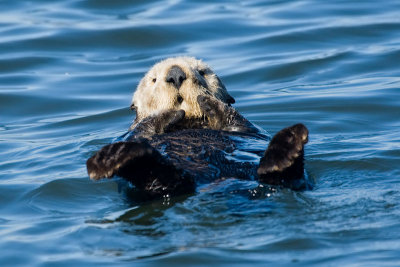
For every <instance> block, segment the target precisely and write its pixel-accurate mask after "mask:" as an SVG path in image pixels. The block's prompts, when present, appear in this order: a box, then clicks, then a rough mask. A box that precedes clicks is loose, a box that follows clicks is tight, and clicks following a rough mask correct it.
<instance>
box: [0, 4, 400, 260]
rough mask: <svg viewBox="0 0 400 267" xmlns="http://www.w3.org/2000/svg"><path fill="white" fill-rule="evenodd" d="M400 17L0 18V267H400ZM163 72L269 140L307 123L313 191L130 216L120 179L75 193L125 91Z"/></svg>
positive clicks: (183, 204) (248, 12) (124, 12)
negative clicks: (171, 65) (173, 59)
mask: <svg viewBox="0 0 400 267" xmlns="http://www.w3.org/2000/svg"><path fill="white" fill-rule="evenodd" d="M399 11H400V3H399V2H398V1H395V0H388V1H384V2H381V1H362V2H360V1H325V2H323V1H305V0H303V1H242V2H240V1H234V2H232V1H219V2H218V3H215V2H213V1H201V2H198V1H189V0H188V1H179V0H176V1H135V2H132V1H127V0H114V1H105V0H104V1H94V0H93V1H91V0H89V1H81V0H61V1H48V0H47V1H46V0H40V1H25V0H21V1H0V51H1V53H0V107H1V108H0V203H1V206H0V240H1V241H0V251H1V254H0V265H1V266H15V265H29V266H54V265H66V266H71V265H77V266H78V265H79V266H81V265H85V266H91V265H92V266H93V265H99V264H100V265H132V264H136V265H149V266H150V265H154V266H170V265H174V266H175V265H178V266H179V265H180V266H187V265H198V266H204V265H211V264H212V265H213V266H217V265H229V266H231V265H250V264H251V265H258V266H265V265H266V264H271V265H278V264H279V265H291V264H295V265H307V266H312V265H315V266H321V265H330V266H338V265H356V264H357V265H358V264H359V265H363V266H365V265H372V266H382V265H399V264H400V252H399V251H400V242H399V239H400V209H399V207H400V206H399V203H400V192H399V189H400V188H399V184H400V183H399V177H400V171H399V167H398V166H399V162H400V161H399V159H400V132H399V127H400V119H399V118H400V101H399V100H400V90H399V89H400V78H399V77H400V68H399V62H400V16H399ZM178 55H188V56H195V57H199V58H202V59H204V60H205V61H206V62H207V63H209V64H210V65H211V66H212V67H213V68H214V70H215V71H216V72H217V73H218V74H219V76H220V77H221V79H222V80H223V82H224V83H225V85H226V87H227V88H228V90H229V92H230V93H231V95H233V96H234V97H235V99H236V104H235V107H236V108H237V109H238V110H239V111H240V112H241V113H242V114H244V115H245V116H246V117H247V118H248V119H250V120H251V121H252V122H254V123H256V124H258V125H259V126H261V127H262V128H264V129H265V130H267V131H268V132H269V133H271V134H274V133H275V132H277V131H278V130H279V129H281V128H283V127H286V126H289V125H291V124H294V123H297V122H302V123H304V124H306V125H307V127H308V128H309V130H310V141H309V144H308V145H307V147H306V167H307V170H308V173H309V175H310V177H311V178H312V179H314V180H315V182H316V184H315V188H314V189H313V190H311V191H306V192H293V191H290V190H285V189H284V190H277V191H274V192H272V193H271V192H270V191H268V190H266V191H265V192H263V191H262V190H261V191H257V192H256V193H254V192H252V191H251V189H254V188H255V187H256V186H257V184H256V183H255V182H252V181H237V180H233V179H230V180H226V181H221V182H218V183H215V184H210V185H205V186H203V187H202V188H200V189H199V192H198V193H197V194H195V195H193V196H189V197H182V198H174V199H170V200H162V201H156V202H151V203H145V204H141V205H135V204H133V203H132V202H131V201H129V199H130V198H129V196H127V195H126V194H124V190H122V189H121V188H124V186H126V185H123V184H122V185H121V181H119V180H118V179H115V180H107V181H102V182H97V183H95V182H91V181H90V180H89V178H88V176H87V174H86V167H85V161H86V159H87V158H88V157H89V156H90V155H92V154H93V153H94V151H96V150H97V149H99V148H100V147H101V146H102V145H104V144H107V143H109V142H112V141H113V140H114V138H115V137H117V136H119V135H121V134H122V133H124V131H125V130H126V129H127V128H128V127H129V125H130V122H131V121H132V119H133V114H132V113H131V112H130V111H129V109H128V107H129V105H130V99H131V94H132V92H133V90H134V89H135V87H136V85H137V84H138V82H139V80H140V78H141V77H142V76H143V74H144V73H145V72H146V70H147V69H148V68H149V67H150V66H152V65H153V64H154V63H155V62H157V61H159V60H161V59H163V58H166V57H170V56H178ZM247 189H248V190H250V191H246V190H247ZM246 192H247V193H246Z"/></svg>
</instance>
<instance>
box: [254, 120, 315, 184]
mask: <svg viewBox="0 0 400 267" xmlns="http://www.w3.org/2000/svg"><path fill="white" fill-rule="evenodd" d="M307 142H308V130H307V128H306V126H304V125H303V124H296V125H293V126H291V127H288V128H285V129H283V130H281V131H279V132H278V133H277V134H276V135H275V136H274V137H273V138H272V140H271V142H270V143H269V146H268V149H267V150H266V151H265V153H264V156H263V157H262V158H261V160H260V165H259V167H258V170H257V174H258V176H259V181H260V182H262V183H267V184H272V185H283V186H285V187H290V188H293V189H301V188H297V187H296V186H295V182H296V181H298V180H299V179H302V178H303V175H304V145H305V144H306V143H307Z"/></svg>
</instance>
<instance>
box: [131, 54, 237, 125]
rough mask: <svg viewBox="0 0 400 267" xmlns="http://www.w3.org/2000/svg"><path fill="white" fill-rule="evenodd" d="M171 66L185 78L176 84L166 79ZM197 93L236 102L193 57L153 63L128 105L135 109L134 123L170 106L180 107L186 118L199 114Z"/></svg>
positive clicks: (210, 71) (170, 107) (195, 116)
mask: <svg viewBox="0 0 400 267" xmlns="http://www.w3.org/2000/svg"><path fill="white" fill-rule="evenodd" d="M174 67H175V69H176V67H179V68H178V69H180V70H181V71H182V72H181V71H179V73H182V75H184V77H185V79H181V80H183V81H182V83H181V84H180V85H179V86H175V85H174V84H173V83H171V80H169V79H168V78H169V77H170V75H171V72H170V71H171V69H172V68H174ZM168 80H169V81H168ZM178 87H179V88H178ZM199 95H209V96H214V97H215V98H217V99H219V100H221V101H222V102H224V103H226V104H231V103H234V102H235V100H234V99H233V98H232V97H231V96H230V95H229V94H228V92H227V91H226V88H225V86H224V85H223V84H222V82H221V80H220V79H219V78H218V76H217V75H216V74H215V73H214V72H213V71H212V69H211V68H210V67H209V66H208V65H207V64H205V63H203V62H202V61H201V60H198V59H195V58H192V57H176V58H168V59H165V60H163V61H161V62H159V63H157V64H156V65H154V66H153V67H152V68H151V69H150V70H149V71H148V72H147V73H146V75H145V76H144V77H143V78H142V80H141V81H140V83H139V85H138V87H137V89H136V92H135V93H134V95H133V98H132V106H131V107H132V108H134V109H136V113H137V116H136V122H139V121H140V120H142V119H144V118H146V117H148V116H150V115H154V114H157V113H159V112H160V111H163V110H171V109H172V110H178V109H183V110H184V111H185V116H186V117H189V118H199V117H201V116H202V113H201V110H200V107H199V105H198V103H197V96H199Z"/></svg>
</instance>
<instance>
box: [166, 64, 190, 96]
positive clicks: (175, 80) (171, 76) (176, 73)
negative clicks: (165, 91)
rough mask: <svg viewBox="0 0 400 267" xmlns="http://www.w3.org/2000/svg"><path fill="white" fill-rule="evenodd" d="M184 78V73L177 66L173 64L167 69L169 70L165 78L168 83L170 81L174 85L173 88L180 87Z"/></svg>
mask: <svg viewBox="0 0 400 267" xmlns="http://www.w3.org/2000/svg"><path fill="white" fill-rule="evenodd" d="M184 80H186V74H185V73H184V72H183V70H182V69H181V68H180V67H178V66H173V67H172V68H171V69H170V70H169V72H168V74H167V78H166V81H167V82H168V83H172V84H173V85H174V86H175V88H176V89H178V90H179V88H180V87H181V85H182V83H183V81H184Z"/></svg>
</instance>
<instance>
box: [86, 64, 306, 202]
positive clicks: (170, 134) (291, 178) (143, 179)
mask: <svg viewBox="0 0 400 267" xmlns="http://www.w3.org/2000/svg"><path fill="white" fill-rule="evenodd" d="M234 102H235V100H234V99H233V97H231V96H230V95H229V94H228V92H227V91H226V89H225V87H224V85H223V84H222V82H221V80H220V79H219V78H218V77H217V76H216V75H215V74H214V73H213V72H212V70H211V69H210V68H209V67H208V66H207V65H205V64H204V63H203V62H201V61H199V60H196V59H193V58H176V59H167V60H165V61H163V62H161V63H158V64H156V65H155V66H154V67H153V68H152V69H151V70H150V71H149V72H148V73H147V74H146V76H145V77H144V78H143V79H142V81H141V82H140V84H139V86H138V89H137V90H136V92H135V94H134V97H133V101H132V105H131V107H132V108H134V109H135V110H136V113H137V116H136V118H135V121H134V122H133V124H132V126H131V127H130V129H129V131H128V133H127V134H125V135H124V136H123V137H122V139H121V141H119V142H116V143H113V144H110V145H107V146H104V147H103V148H102V149H100V150H99V151H98V152H97V153H96V154H95V155H93V156H92V157H91V158H89V159H88V161H87V169H88V173H89V176H90V178H91V179H95V180H97V179H101V178H105V177H107V178H111V177H113V176H115V175H117V176H120V177H123V178H124V179H126V180H128V181H129V182H131V183H132V184H133V185H134V186H135V187H136V188H137V189H138V190H140V191H142V192H143V193H144V194H145V195H146V199H149V198H161V197H163V196H165V195H170V196H171V195H179V194H186V193H193V192H195V190H196V187H197V185H199V184H203V183H210V182H213V181H215V180H218V179H224V178H238V179H251V180H258V181H259V182H260V183H267V184H271V185H278V186H284V187H288V188H292V189H295V190H301V189H306V188H307V186H308V184H307V181H306V180H305V179H304V162H303V160H304V144H305V143H307V141H308V130H307V128H306V127H305V126H304V125H302V124H296V125H293V126H291V127H288V128H285V129H283V130H281V131H279V132H278V133H277V134H276V135H275V136H274V137H273V138H272V139H271V140H270V138H269V136H267V135H266V134H265V133H264V132H262V131H261V130H260V129H259V128H257V127H255V126H254V125H253V124H252V123H250V122H249V121H248V120H247V119H246V118H244V117H243V116H242V115H241V114H240V113H239V112H237V110H236V109H234V108H233V107H231V104H233V103H234ZM268 142H269V145H268ZM267 145H268V149H267V150H265V148H266V147H267Z"/></svg>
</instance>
